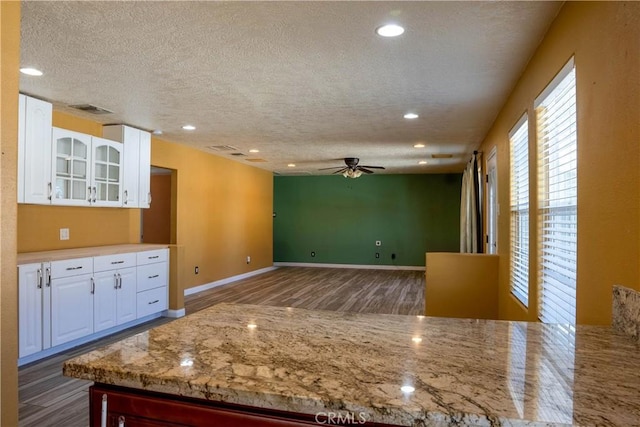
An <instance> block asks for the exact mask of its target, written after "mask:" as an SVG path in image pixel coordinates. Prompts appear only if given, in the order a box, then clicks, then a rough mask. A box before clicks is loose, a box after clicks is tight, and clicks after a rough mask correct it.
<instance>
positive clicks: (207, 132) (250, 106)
mask: <svg viewBox="0 0 640 427" xmlns="http://www.w3.org/2000/svg"><path fill="white" fill-rule="evenodd" d="M560 6H561V3H558V2H359V1H358V2H184V1H180V2H142V1H136V2H66V1H48V2H41V1H23V2H22V45H21V50H22V58H21V62H22V66H33V67H36V68H39V69H41V70H42V71H43V72H44V73H45V74H44V76H42V77H37V78H36V77H29V76H21V80H20V90H21V91H22V92H24V93H28V94H30V95H33V96H36V97H40V98H44V99H47V100H50V101H52V102H54V104H55V105H56V106H57V107H59V108H61V109H67V108H68V106H69V105H74V104H86V103H88V104H94V105H97V106H99V107H102V108H105V109H107V110H110V111H112V112H113V114H107V115H96V116H94V115H87V113H79V112H78V111H77V110H69V111H74V113H75V114H79V115H82V116H86V117H90V118H92V119H94V120H97V121H99V122H102V123H126V124H130V125H132V126H135V127H139V128H143V129H147V130H154V129H161V130H162V131H163V135H162V137H161V138H163V139H165V140H167V141H172V142H179V143H183V144H188V145H191V146H195V147H198V148H201V149H203V150H205V151H208V152H210V153H213V154H217V155H220V156H223V157H228V158H232V159H234V160H237V161H240V162H244V163H249V161H248V160H250V159H262V160H266V161H265V162H251V163H250V164H253V165H254V166H256V167H260V168H264V169H268V170H271V171H274V172H278V173H311V174H321V173H323V174H324V173H331V171H318V169H319V168H323V167H331V166H340V165H341V164H342V161H341V160H340V159H341V158H344V157H359V158H360V159H361V163H362V164H366V165H381V166H384V167H386V170H385V171H382V172H377V173H437V172H448V171H461V170H462V169H463V166H464V164H465V163H466V161H467V160H468V159H469V157H470V154H471V152H472V151H473V150H474V149H475V148H477V147H478V145H479V143H480V142H481V141H482V139H483V138H484V136H485V135H486V133H487V131H488V130H489V128H490V126H491V124H492V122H493V120H494V119H495V116H496V115H497V113H498V111H499V109H500V107H501V106H502V105H503V104H504V102H505V100H506V98H507V96H508V94H509V93H510V91H511V89H512V88H513V86H514V85H515V82H516V81H517V79H518V78H519V76H520V74H521V73H522V70H523V69H524V67H525V65H526V63H527V61H528V60H529V58H530V57H531V55H532V54H533V52H534V50H535V48H536V47H537V45H538V44H539V42H540V41H541V40H542V38H543V36H544V33H545V32H546V30H547V28H548V26H549V25H550V23H551V21H552V20H553V18H554V17H555V15H556V14H557V12H558V10H559V8H560ZM389 21H393V22H396V23H400V24H401V25H403V26H404V27H405V28H406V32H405V33H404V34H403V35H401V36H400V37H397V38H394V39H385V38H381V37H379V36H377V35H376V34H375V32H374V30H375V28H376V27H378V26H380V25H381V24H384V23H387V22H389ZM406 112H415V113H418V114H419V115H420V117H419V118H418V119H416V120H406V119H403V117H402V116H403V114H405V113H406ZM187 123H188V124H193V125H195V126H196V127H197V129H196V130H195V131H191V132H188V131H184V130H182V129H181V126H182V125H184V124H187ZM416 143H423V144H425V147H424V148H419V149H418V148H414V147H413V145H414V144H416ZM221 145H229V146H232V147H235V148H237V152H240V153H243V154H245V155H246V156H241V157H237V156H231V155H230V153H231V152H225V151H222V152H216V151H212V150H210V149H208V148H206V147H209V146H221ZM250 149H258V150H260V152H259V153H257V154H251V153H249V150H250ZM233 152H236V150H233ZM433 154H452V155H453V157H451V158H448V159H433V158H432V155H433ZM420 160H427V165H422V166H420V165H418V161H420ZM289 163H295V164H296V165H297V167H296V168H295V172H294V170H293V169H292V168H288V167H287V164H289Z"/></svg>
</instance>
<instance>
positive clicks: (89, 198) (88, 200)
mask: <svg viewBox="0 0 640 427" xmlns="http://www.w3.org/2000/svg"><path fill="white" fill-rule="evenodd" d="M87 190H88V191H89V197H88V198H87V202H89V203H91V186H89V187H87Z"/></svg>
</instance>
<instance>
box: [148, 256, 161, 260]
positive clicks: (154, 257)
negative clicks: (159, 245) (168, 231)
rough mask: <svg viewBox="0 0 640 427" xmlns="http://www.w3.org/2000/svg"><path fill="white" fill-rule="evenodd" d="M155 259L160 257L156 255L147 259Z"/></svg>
mask: <svg viewBox="0 0 640 427" xmlns="http://www.w3.org/2000/svg"><path fill="white" fill-rule="evenodd" d="M156 258H160V255H156V256H150V257H148V258H147V259H156Z"/></svg>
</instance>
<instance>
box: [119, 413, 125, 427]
mask: <svg viewBox="0 0 640 427" xmlns="http://www.w3.org/2000/svg"><path fill="white" fill-rule="evenodd" d="M118 427H125V426H124V416H122V415H120V416H119V417H118Z"/></svg>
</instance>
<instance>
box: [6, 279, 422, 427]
mask: <svg viewBox="0 0 640 427" xmlns="http://www.w3.org/2000/svg"><path fill="white" fill-rule="evenodd" d="M220 302H231V303H244V304H263V305H274V306H285V307H298V308H306V309H316V310H335V311H351V312H359V313H384V314H424V272H423V271H410V270H360V269H325V268H300V267H283V268H279V269H277V270H274V271H270V272H267V273H264V274H261V275H258V276H254V277H251V278H248V279H244V280H241V281H237V282H234V283H230V284H228V285H225V286H220V287H217V288H213V289H210V290H207V291H204V292H200V293H198V294H194V295H189V296H187V297H185V308H186V312H187V315H188V314H190V313H194V312H196V311H199V310H202V309H204V308H207V307H210V306H212V305H214V304H217V303H220ZM169 321H171V319H167V318H160V319H157V320H154V321H151V322H148V323H145V324H143V325H139V326H137V327H135V328H132V329H129V330H126V331H123V332H120V333H118V334H115V335H113V336H110V337H107V338H103V339H100V340H97V341H95V342H92V343H88V344H85V345H83V346H81V347H78V348H75V349H72V350H68V351H65V352H63V353H60V354H58V355H55V356H52V357H50V358H48V359H44V360H41V361H38V362H34V363H31V364H29V365H26V366H23V367H21V368H20V369H19V371H18V378H19V402H20V403H19V417H20V426H21V427H45V426H65V427H86V426H88V425H89V397H88V390H89V386H90V385H91V382H90V381H84V380H77V379H73V378H67V377H64V376H62V363H63V362H64V361H65V360H66V359H68V358H71V357H74V356H76V355H79V354H82V353H86V352H88V351H91V350H93V349H96V348H98V347H101V346H103V345H106V344H109V343H112V342H116V341H119V340H121V339H123V338H126V337H128V336H131V335H135V334H137V333H139V332H143V331H145V330H147V329H150V328H153V327H156V326H159V325H162V324H163V323H167V322H169Z"/></svg>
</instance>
